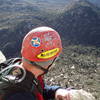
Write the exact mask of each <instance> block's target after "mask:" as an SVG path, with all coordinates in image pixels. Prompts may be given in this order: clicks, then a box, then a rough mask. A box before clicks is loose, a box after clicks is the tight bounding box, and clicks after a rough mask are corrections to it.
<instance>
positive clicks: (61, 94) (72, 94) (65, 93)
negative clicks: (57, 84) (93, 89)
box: [55, 89, 95, 100]
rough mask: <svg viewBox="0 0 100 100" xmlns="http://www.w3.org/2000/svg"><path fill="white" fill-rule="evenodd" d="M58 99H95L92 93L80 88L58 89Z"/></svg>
mask: <svg viewBox="0 0 100 100" xmlns="http://www.w3.org/2000/svg"><path fill="white" fill-rule="evenodd" d="M55 99H56V100H95V98H94V97H93V96H92V94H90V93H88V92H86V91H84V90H82V89H80V90H73V89H71V90H66V89H58V90H57V91H56V94H55Z"/></svg>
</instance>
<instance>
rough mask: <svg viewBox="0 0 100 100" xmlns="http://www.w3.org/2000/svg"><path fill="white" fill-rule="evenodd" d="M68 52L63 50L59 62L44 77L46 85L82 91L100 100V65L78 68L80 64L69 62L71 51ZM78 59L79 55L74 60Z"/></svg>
mask: <svg viewBox="0 0 100 100" xmlns="http://www.w3.org/2000/svg"><path fill="white" fill-rule="evenodd" d="M69 51H70V50H69V49H65V50H64V52H63V54H62V55H61V56H60V58H59V60H58V61H56V63H55V64H54V66H53V68H51V70H50V72H48V74H47V75H46V76H45V81H46V83H47V84H48V85H60V86H62V87H73V88H75V89H84V90H86V91H88V92H90V93H92V94H93V95H94V96H95V98H96V100H100V63H97V64H96V66H92V67H91V66H88V67H87V66H85V67H84V66H83V65H82V66H80V64H76V63H75V62H73V61H71V60H69V56H70V54H72V53H73V51H72V52H71V51H70V52H69ZM74 53H75V52H74ZM84 56H86V55H84ZM78 57H79V55H78V56H77V57H76V58H78Z"/></svg>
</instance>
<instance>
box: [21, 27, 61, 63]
mask: <svg viewBox="0 0 100 100" xmlns="http://www.w3.org/2000/svg"><path fill="white" fill-rule="evenodd" d="M61 51H62V44H61V39H60V36H59V34H58V32H56V31H55V30H54V29H52V28H50V27H38V28H35V29H33V30H31V31H30V32H29V33H28V34H27V35H26V36H25V37H24V39H23V43H22V50H21V54H22V57H24V58H25V59H27V60H29V61H36V62H38V61H39V62H40V61H43V62H44V61H48V60H53V59H54V58H56V57H57V56H59V54H60V53H61Z"/></svg>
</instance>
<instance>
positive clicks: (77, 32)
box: [0, 0, 100, 58]
mask: <svg viewBox="0 0 100 100" xmlns="http://www.w3.org/2000/svg"><path fill="white" fill-rule="evenodd" d="M5 1H6V2H5ZM5 1H4V0H1V1H0V2H1V3H0V50H2V51H3V53H4V54H5V56H6V57H7V58H10V57H16V56H20V48H21V43H22V39H23V37H24V36H25V34H26V33H27V32H28V31H29V30H31V29H32V28H35V27H37V26H50V27H52V28H54V29H56V30H57V31H58V32H59V33H60V35H61V37H62V38H64V40H65V41H64V42H66V43H70V44H82V45H92V46H100V8H99V7H96V6H95V5H93V4H92V3H90V2H88V1H87V0H76V1H75V2H71V3H68V4H66V7H64V8H63V10H62V9H61V10H57V8H56V5H55V7H53V8H51V6H50V5H49V3H48V2H46V3H48V6H46V9H45V10H43V9H44V8H43V4H44V2H43V0H42V1H41V3H40V4H39V2H36V1H35V3H32V1H31V0H29V1H27V2H25V3H23V0H13V2H10V0H5ZM24 1H25V0H24ZM55 2H56V1H55ZM36 3H37V4H38V6H37V5H36ZM58 3H59V2H58ZM39 5H40V6H39ZM62 5H63V4H62ZM47 7H49V8H47ZM59 7H60V6H59ZM62 7H63V6H61V8H62Z"/></svg>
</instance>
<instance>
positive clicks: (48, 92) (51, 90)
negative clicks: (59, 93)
mask: <svg viewBox="0 0 100 100" xmlns="http://www.w3.org/2000/svg"><path fill="white" fill-rule="evenodd" d="M59 88H61V87H60V86H48V85H45V87H44V90H43V96H44V100H49V99H54V98H55V92H56V90H57V89H59Z"/></svg>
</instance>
